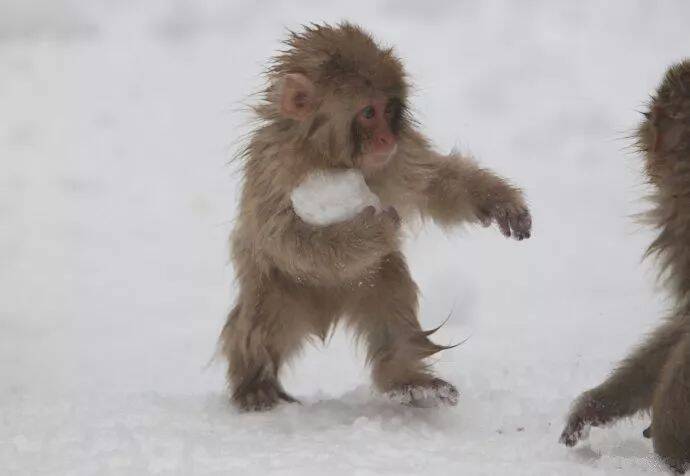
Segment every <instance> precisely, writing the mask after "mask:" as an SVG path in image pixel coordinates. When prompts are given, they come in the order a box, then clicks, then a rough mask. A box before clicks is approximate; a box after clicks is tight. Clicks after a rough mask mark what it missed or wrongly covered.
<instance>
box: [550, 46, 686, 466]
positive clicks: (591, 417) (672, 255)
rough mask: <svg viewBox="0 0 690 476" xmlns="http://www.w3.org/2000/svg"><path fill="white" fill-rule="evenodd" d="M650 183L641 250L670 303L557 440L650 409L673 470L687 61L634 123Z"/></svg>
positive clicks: (679, 416) (678, 401) (682, 364)
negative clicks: (650, 258)
mask: <svg viewBox="0 0 690 476" xmlns="http://www.w3.org/2000/svg"><path fill="white" fill-rule="evenodd" d="M638 146H639V148H640V150H641V152H642V153H643V154H644V158H645V171H646V175H647V178H648V180H649V183H650V184H651V185H652V187H653V188H654V192H653V195H652V197H651V198H652V203H653V205H654V206H653V208H652V209H651V210H650V211H649V212H648V214H647V221H648V222H649V223H651V224H653V225H654V226H655V227H656V228H657V229H658V230H659V235H658V236H657V238H656V239H655V240H654V241H653V242H652V244H651V245H650V246H649V249H648V250H647V255H656V256H658V258H659V261H660V265H661V269H662V272H663V273H665V277H666V279H667V283H668V285H669V288H670V291H671V293H672V295H673V297H674V300H675V308H674V310H673V312H672V313H671V315H670V316H669V317H668V319H667V320H666V322H664V323H663V324H662V325H661V326H659V328H658V329H657V330H656V331H655V332H654V333H653V334H652V335H650V336H649V337H648V338H647V339H646V341H645V342H644V343H643V344H642V345H641V346H640V347H639V348H638V349H637V350H636V351H635V352H633V353H632V354H631V355H630V356H629V357H628V358H627V359H625V360H624V361H623V362H622V363H621V364H620V365H619V367H618V368H617V369H616V370H615V371H614V372H613V373H612V374H611V376H610V377H609V378H608V379H607V380H606V381H605V382H604V383H602V384H601V385H599V386H598V387H595V388H593V389H591V390H588V391H587V392H585V393H583V394H582V395H581V396H580V397H579V399H578V400H577V401H576V402H575V405H574V407H573V410H572V412H571V414H570V417H569V419H568V422H567V425H566V427H565V429H564V430H563V434H562V435H561V442H563V443H565V444H566V445H568V446H573V445H575V444H576V443H577V442H578V440H580V439H581V438H582V437H583V436H584V434H585V433H586V430H587V428H588V427H590V426H603V425H606V424H610V423H612V422H614V421H616V420H618V419H620V418H623V417H627V416H631V415H634V414H636V413H638V412H640V411H642V410H649V409H651V412H652V425H651V426H650V427H649V428H648V429H647V430H645V432H644V435H645V436H647V437H651V438H652V439H653V442H654V450H655V451H656V452H657V453H658V454H659V455H660V456H661V457H662V459H663V460H664V461H665V462H666V463H667V464H668V465H669V466H670V467H671V468H672V469H674V470H675V471H677V472H679V473H683V472H685V471H686V470H687V468H688V464H690V60H686V61H684V62H682V63H680V64H677V65H675V66H672V67H671V68H670V69H669V70H668V72H667V73H666V76H665V78H664V80H663V81H662V82H661V86H660V87H659V89H658V90H657V92H656V94H655V95H654V96H653V97H652V99H651V103H650V107H649V111H648V112H647V113H645V120H644V121H643V122H642V124H641V126H640V128H639V129H638Z"/></svg>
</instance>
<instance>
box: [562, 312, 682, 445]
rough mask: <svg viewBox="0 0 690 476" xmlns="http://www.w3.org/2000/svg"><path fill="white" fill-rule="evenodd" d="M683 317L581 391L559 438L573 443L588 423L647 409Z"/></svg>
mask: <svg viewBox="0 0 690 476" xmlns="http://www.w3.org/2000/svg"><path fill="white" fill-rule="evenodd" d="M687 325H688V324H687V322H686V321H685V319H682V318H679V317H676V318H672V319H670V320H669V321H668V322H666V323H665V324H664V325H662V326H661V327H659V328H658V329H657V330H656V331H655V332H654V333H653V334H652V335H651V336H650V337H649V338H648V340H647V341H646V342H644V343H643V344H642V345H641V346H640V347H638V349H637V350H636V351H635V352H633V353H632V354H631V355H630V356H628V357H627V358H626V359H625V360H624V361H623V362H622V363H621V364H620V366H619V367H618V368H617V369H616V370H615V371H614V372H613V374H611V376H610V377H609V378H608V379H606V381H605V382H603V383H602V384H601V385H599V386H597V387H594V388H592V389H590V390H588V391H586V392H584V393H583V394H582V395H580V397H578V399H577V400H575V403H574V405H573V408H572V411H571V412H570V415H569V416H568V421H567V423H566V426H565V428H564V429H563V433H562V434H561V438H560V441H561V443H563V444H565V445H566V446H574V445H575V444H576V443H577V442H578V441H579V440H580V439H582V437H583V436H585V435H586V432H587V428H588V427H590V426H602V425H606V424H608V423H612V422H614V421H615V420H617V419H619V418H623V417H627V416H631V415H634V414H635V413H637V412H639V411H641V410H646V409H648V408H649V407H650V406H651V404H652V398H653V395H654V391H655V389H656V387H657V383H658V381H659V378H660V376H661V369H662V368H663V366H664V364H665V363H666V361H667V360H668V356H669V354H670V353H671V352H672V351H673V349H674V348H675V346H676V344H677V343H678V341H679V340H680V338H681V336H682V335H683V329H684V328H685V327H686V326H687Z"/></svg>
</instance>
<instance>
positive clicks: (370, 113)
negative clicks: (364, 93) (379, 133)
mask: <svg viewBox="0 0 690 476" xmlns="http://www.w3.org/2000/svg"><path fill="white" fill-rule="evenodd" d="M375 114H376V109H374V106H367V107H365V108H364V109H362V116H363V117H364V119H371V118H372V117H374V115H375Z"/></svg>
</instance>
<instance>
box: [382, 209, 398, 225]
mask: <svg viewBox="0 0 690 476" xmlns="http://www.w3.org/2000/svg"><path fill="white" fill-rule="evenodd" d="M383 213H384V215H386V216H388V217H389V218H390V219H391V220H393V223H395V224H396V225H399V224H400V215H399V214H398V211H397V210H396V209H395V207H392V206H391V207H387V208H386V209H385V210H384V211H383Z"/></svg>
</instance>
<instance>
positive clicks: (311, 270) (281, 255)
mask: <svg viewBox="0 0 690 476" xmlns="http://www.w3.org/2000/svg"><path fill="white" fill-rule="evenodd" d="M399 223H400V218H399V216H398V214H397V212H396V211H395V209H393V208H388V209H386V210H384V211H383V212H380V213H376V211H375V210H374V207H367V208H365V209H364V210H363V211H362V212H361V213H360V214H359V215H357V216H356V217H354V218H353V219H351V220H348V221H345V222H341V223H335V224H331V225H327V226H312V225H309V224H307V223H305V222H303V221H302V220H301V219H300V218H299V217H298V216H297V215H296V214H295V213H294V211H293V210H292V209H289V210H286V211H284V212H282V213H281V214H280V216H278V217H276V218H275V220H272V223H271V224H268V225H267V226H269V227H272V228H273V230H271V231H269V232H268V233H266V234H265V236H267V238H266V239H265V240H264V243H263V245H264V250H265V251H266V252H267V253H268V254H269V256H270V257H271V258H272V260H273V262H274V263H275V265H276V266H277V267H278V268H279V269H281V270H282V271H284V272H286V273H287V274H289V275H290V276H295V277H300V278H304V279H311V280H316V281H319V282H320V283H321V284H324V281H335V282H342V280H343V279H354V278H357V277H359V276H361V274H362V272H364V271H366V270H367V269H368V268H371V267H372V266H374V265H375V264H376V263H377V262H378V261H379V260H380V259H381V258H382V257H383V256H385V255H386V254H388V253H390V252H392V251H394V250H396V249H397V248H398V233H397V230H398V227H399Z"/></svg>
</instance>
